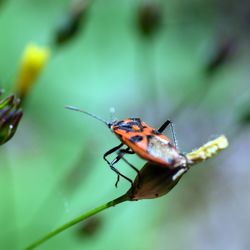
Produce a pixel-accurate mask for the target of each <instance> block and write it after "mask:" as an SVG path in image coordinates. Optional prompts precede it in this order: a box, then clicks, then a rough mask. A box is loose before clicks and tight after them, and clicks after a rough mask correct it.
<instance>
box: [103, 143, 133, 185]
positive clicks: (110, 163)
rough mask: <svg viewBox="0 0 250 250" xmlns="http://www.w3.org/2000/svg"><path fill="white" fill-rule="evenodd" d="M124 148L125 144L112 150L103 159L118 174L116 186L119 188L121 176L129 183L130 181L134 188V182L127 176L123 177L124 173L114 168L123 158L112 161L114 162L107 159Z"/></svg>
mask: <svg viewBox="0 0 250 250" xmlns="http://www.w3.org/2000/svg"><path fill="white" fill-rule="evenodd" d="M122 146H123V143H121V144H120V145H118V146H116V147H114V148H112V149H110V150H109V151H107V152H106V153H105V154H104V155H103V159H104V160H105V161H106V162H107V163H108V164H109V166H110V168H111V169H112V170H113V171H114V172H115V173H116V174H117V181H116V183H115V186H116V187H117V185H118V182H119V180H120V176H121V177H123V178H124V179H126V180H127V181H129V182H130V183H131V185H132V186H133V181H132V180H131V179H129V178H128V177H127V176H125V175H123V174H122V173H120V172H119V170H118V169H116V168H115V167H114V164H116V163H117V162H118V161H119V160H120V159H121V158H118V159H117V157H116V158H115V159H114V160H113V161H112V162H109V161H108V159H107V156H108V155H110V154H112V153H114V152H116V151H117V150H118V149H120V148H121V147H122Z"/></svg>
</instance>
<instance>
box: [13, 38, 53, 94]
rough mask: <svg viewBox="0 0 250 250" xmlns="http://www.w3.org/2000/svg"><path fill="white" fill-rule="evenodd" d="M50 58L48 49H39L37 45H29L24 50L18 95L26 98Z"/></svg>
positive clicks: (18, 81) (18, 82)
mask: <svg viewBox="0 0 250 250" xmlns="http://www.w3.org/2000/svg"><path fill="white" fill-rule="evenodd" d="M49 56H50V50H49V49H48V48H43V47H39V46H37V45H35V44H32V43H31V44H29V45H28V46H27V47H26V49H25V50H24V53H23V56H22V59H21V65H20V69H19V72H18V78H17V85H16V93H17V95H18V96H19V97H21V98H24V97H25V96H26V95H27V93H28V92H29V90H30V89H31V87H32V85H33V84H34V82H35V81H36V79H37V77H38V76H39V74H40V73H41V71H42V69H43V68H44V66H45V65H46V63H47V61H48V59H49Z"/></svg>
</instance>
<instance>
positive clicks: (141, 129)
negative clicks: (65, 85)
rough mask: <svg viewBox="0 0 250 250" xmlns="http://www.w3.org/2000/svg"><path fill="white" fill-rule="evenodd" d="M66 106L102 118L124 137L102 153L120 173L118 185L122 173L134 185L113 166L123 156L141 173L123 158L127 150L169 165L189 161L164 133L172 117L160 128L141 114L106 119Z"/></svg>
mask: <svg viewBox="0 0 250 250" xmlns="http://www.w3.org/2000/svg"><path fill="white" fill-rule="evenodd" d="M66 108H67V109H70V110H74V111H78V112H81V113H84V114H87V115H89V116H91V117H93V118H95V119H97V120H99V121H101V122H103V123H104V124H106V125H107V126H108V128H109V129H110V130H111V131H112V132H113V133H114V134H115V135H116V136H117V137H118V138H119V140H120V141H121V143H120V144H119V145H118V146H116V147H114V148H112V149H110V150H108V151H107V152H106V153H105V154H104V155H103V159H104V160H105V161H106V162H107V163H108V165H109V166H110V168H111V169H112V170H113V171H114V172H116V174H117V181H116V184H115V185H116V186H117V184H118V182H119V178H120V176H121V177H123V178H125V179H126V180H128V181H129V182H130V183H131V184H132V185H133V182H132V180H131V179H129V178H128V177H127V176H125V175H123V174H122V173H120V172H119V170H117V169H116V168H115V167H114V165H115V164H116V163H117V162H118V161H120V160H121V159H123V160H124V161H125V162H126V163H127V164H128V165H129V166H130V167H132V168H133V169H134V170H135V171H136V172H137V173H139V170H138V169H137V168H135V167H134V166H133V165H132V164H131V163H129V162H128V161H127V160H126V159H125V158H124V155H126V154H137V155H138V156H140V157H141V158H142V159H144V160H147V161H149V162H152V163H154V164H155V165H160V166H162V167H166V168H170V169H173V168H176V167H180V166H181V167H187V165H188V164H187V159H186V157H185V155H183V154H182V153H180V152H179V150H178V149H177V148H176V146H175V145H174V144H173V143H172V142H171V140H170V139H169V138H168V137H167V136H166V135H164V134H163V131H164V130H165V129H166V128H167V127H168V126H169V125H171V127H172V123H171V121H170V120H167V121H166V122H164V123H163V124H162V126H161V127H160V128H159V129H155V128H153V127H151V126H149V125H148V124H146V123H145V122H143V121H142V120H141V119H140V118H127V119H124V120H113V121H110V122H107V121H105V120H104V119H102V118H100V117H99V116H97V115H94V114H91V113H89V112H87V111H84V110H81V109H79V108H77V107H72V106H66ZM172 131H173V127H172ZM173 135H174V133H173ZM174 139H175V137H174ZM123 146H126V148H122V147H123ZM115 152H117V156H116V158H115V159H113V160H112V161H111V162H110V161H109V160H108V159H107V157H108V156H109V155H110V154H112V153H115Z"/></svg>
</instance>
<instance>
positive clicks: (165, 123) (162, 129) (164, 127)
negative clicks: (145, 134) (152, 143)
mask: <svg viewBox="0 0 250 250" xmlns="http://www.w3.org/2000/svg"><path fill="white" fill-rule="evenodd" d="M169 124H172V122H171V121H170V120H167V121H165V122H164V123H163V124H162V125H161V126H160V128H158V129H157V131H158V132H159V133H162V132H163V131H164V130H165V129H166V128H167V127H168V126H169Z"/></svg>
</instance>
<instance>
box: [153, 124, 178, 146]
mask: <svg viewBox="0 0 250 250" xmlns="http://www.w3.org/2000/svg"><path fill="white" fill-rule="evenodd" d="M168 126H170V129H171V133H172V135H173V141H174V145H175V147H176V148H177V149H179V147H178V143H177V139H176V133H175V129H174V124H173V122H172V121H170V120H167V121H165V122H164V123H163V124H162V125H161V126H160V128H158V129H157V132H159V133H162V132H163V131H164V130H165V129H166V128H167V127H168Z"/></svg>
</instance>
